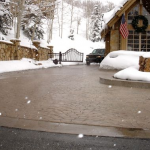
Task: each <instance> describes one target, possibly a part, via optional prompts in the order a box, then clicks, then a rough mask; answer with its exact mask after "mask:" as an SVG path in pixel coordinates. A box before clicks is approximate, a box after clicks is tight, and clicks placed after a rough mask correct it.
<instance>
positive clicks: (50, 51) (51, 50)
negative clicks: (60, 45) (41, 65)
mask: <svg viewBox="0 0 150 150" xmlns="http://www.w3.org/2000/svg"><path fill="white" fill-rule="evenodd" d="M47 47H48V48H49V49H50V50H49V52H48V53H53V48H54V46H47ZM50 58H53V55H50Z"/></svg>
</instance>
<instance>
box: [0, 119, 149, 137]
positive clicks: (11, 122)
mask: <svg viewBox="0 0 150 150" xmlns="http://www.w3.org/2000/svg"><path fill="white" fill-rule="evenodd" d="M0 126H1V127H9V128H10V127H11V128H18V129H26V130H35V131H44V132H52V133H63V134H83V135H90V136H104V137H120V138H139V139H150V130H149V129H138V128H120V127H105V126H90V125H77V124H65V123H52V122H47V121H42V120H40V121H38V120H27V119H18V118H11V117H0Z"/></svg>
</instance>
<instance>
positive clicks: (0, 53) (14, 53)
mask: <svg viewBox="0 0 150 150" xmlns="http://www.w3.org/2000/svg"><path fill="white" fill-rule="evenodd" d="M33 45H34V46H35V47H34V48H29V47H25V46H21V45H20V40H16V39H15V40H11V42H6V41H0V61H6V60H20V59H22V58H31V59H35V60H47V59H48V53H53V46H48V47H47V48H46V47H41V46H40V42H38V41H34V42H33Z"/></svg>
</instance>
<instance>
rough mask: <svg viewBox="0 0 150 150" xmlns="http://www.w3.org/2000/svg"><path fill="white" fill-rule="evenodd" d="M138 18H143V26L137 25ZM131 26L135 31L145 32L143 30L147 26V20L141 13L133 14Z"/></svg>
mask: <svg viewBox="0 0 150 150" xmlns="http://www.w3.org/2000/svg"><path fill="white" fill-rule="evenodd" d="M139 20H143V26H142V27H139V26H138V22H139ZM132 26H133V28H134V29H135V31H136V32H138V33H140V32H145V30H146V29H147V27H148V20H147V18H146V17H144V16H143V15H139V16H135V17H134V19H133V20H132Z"/></svg>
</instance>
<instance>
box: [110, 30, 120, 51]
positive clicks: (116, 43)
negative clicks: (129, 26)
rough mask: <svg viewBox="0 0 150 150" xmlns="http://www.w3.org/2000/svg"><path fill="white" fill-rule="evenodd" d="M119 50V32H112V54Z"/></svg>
mask: <svg viewBox="0 0 150 150" xmlns="http://www.w3.org/2000/svg"><path fill="white" fill-rule="evenodd" d="M116 50H119V31H118V30H111V35H110V52H112V51H116Z"/></svg>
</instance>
